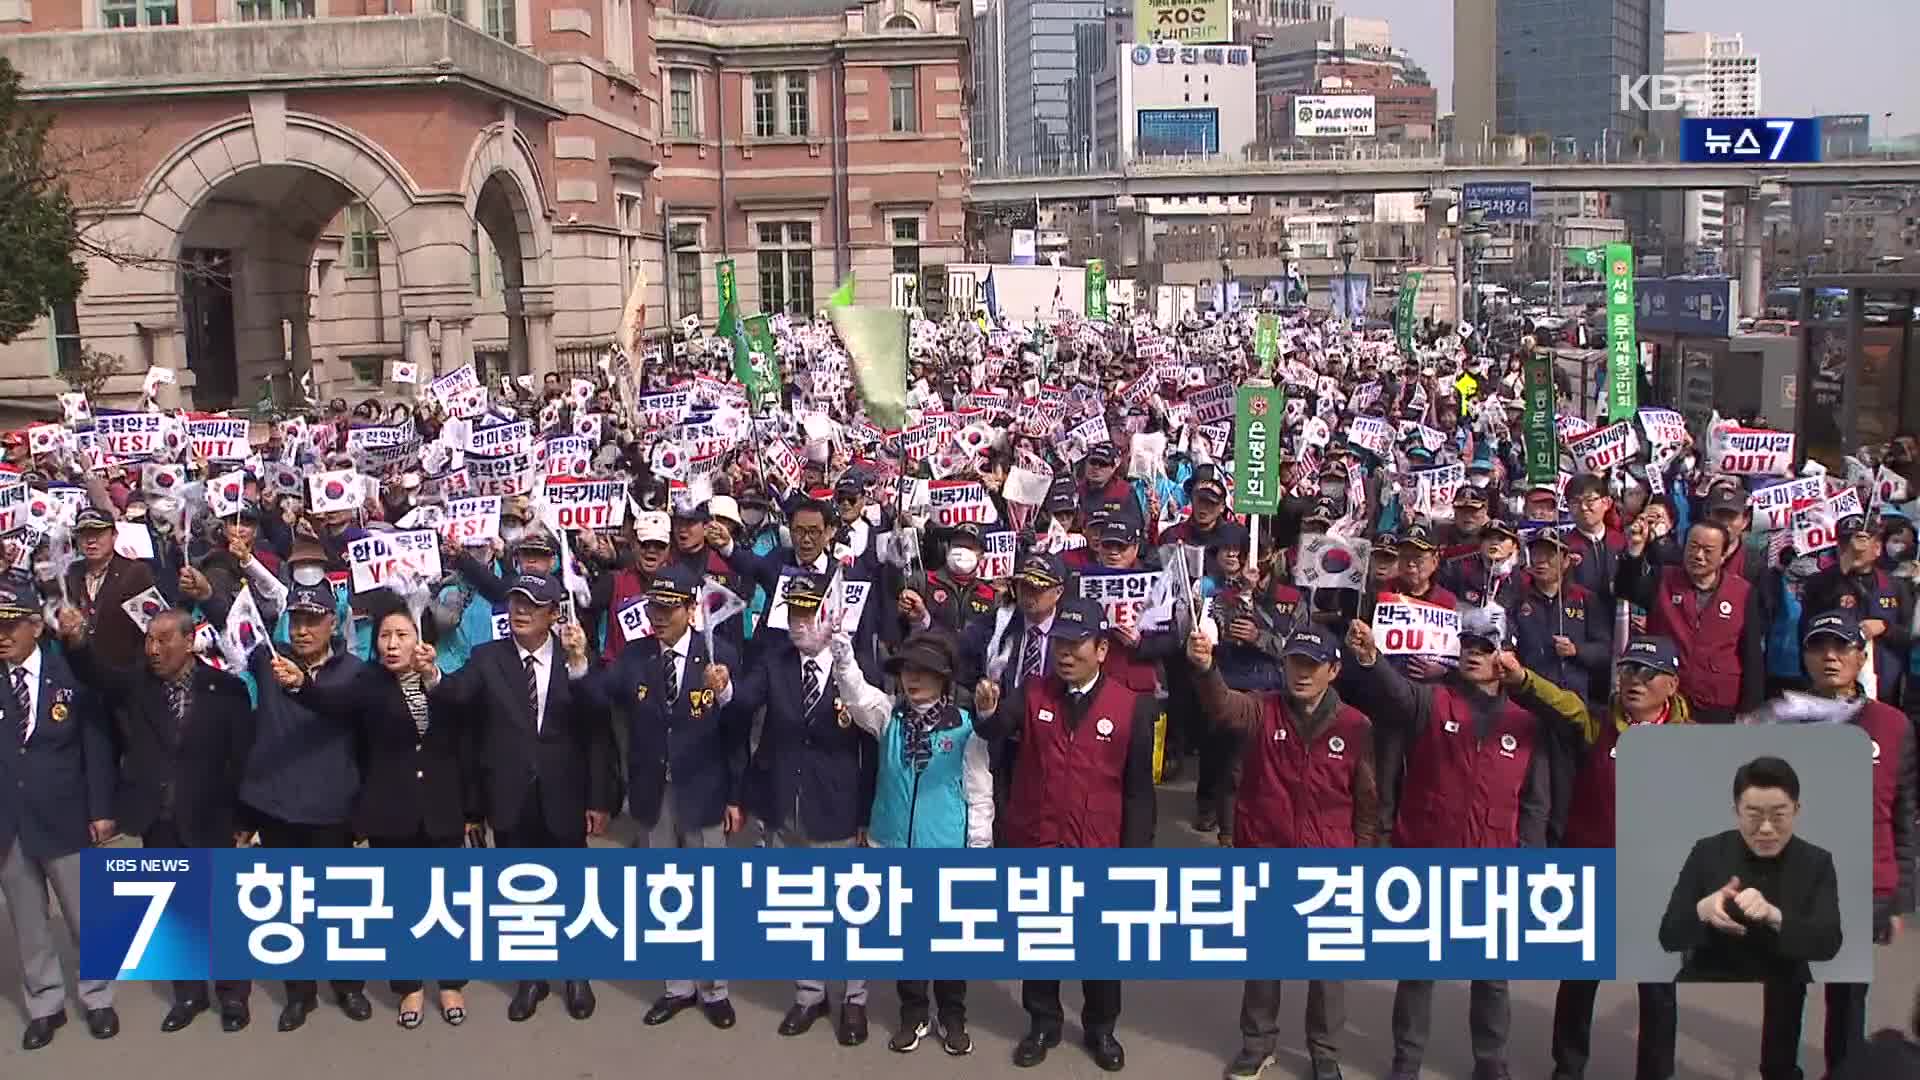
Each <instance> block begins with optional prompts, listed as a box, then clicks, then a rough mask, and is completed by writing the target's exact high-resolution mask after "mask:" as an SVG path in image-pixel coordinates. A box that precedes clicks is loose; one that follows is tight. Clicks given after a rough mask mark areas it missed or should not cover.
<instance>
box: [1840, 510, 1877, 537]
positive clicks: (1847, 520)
mask: <svg viewBox="0 0 1920 1080" xmlns="http://www.w3.org/2000/svg"><path fill="white" fill-rule="evenodd" d="M1872 531H1873V530H1872V529H1871V528H1869V527H1868V525H1867V519H1866V517H1864V516H1863V515H1860V514H1848V515H1847V516H1846V517H1843V518H1841V519H1840V520H1839V521H1838V522H1836V523H1835V524H1834V533H1835V535H1837V536H1838V537H1839V538H1840V539H1842V540H1846V539H1848V538H1850V537H1853V536H1856V535H1858V534H1860V533H1870V532H1872Z"/></svg>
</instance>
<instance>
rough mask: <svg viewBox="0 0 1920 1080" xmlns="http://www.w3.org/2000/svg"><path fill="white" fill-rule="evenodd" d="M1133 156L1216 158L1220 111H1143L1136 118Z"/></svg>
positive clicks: (1218, 145)
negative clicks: (1173, 155)
mask: <svg viewBox="0 0 1920 1080" xmlns="http://www.w3.org/2000/svg"><path fill="white" fill-rule="evenodd" d="M1134 124H1135V132H1134V143H1133V145H1134V153H1136V154H1139V155H1141V156H1143V157H1144V156H1160V155H1170V154H1217V153H1219V152H1220V110H1219V109H1141V110H1140V111H1139V112H1137V113H1135V114H1134Z"/></svg>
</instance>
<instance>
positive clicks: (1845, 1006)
mask: <svg viewBox="0 0 1920 1080" xmlns="http://www.w3.org/2000/svg"><path fill="white" fill-rule="evenodd" d="M1821 989H1822V990H1823V991H1824V992H1825V993H1826V995H1827V1075H1829V1076H1832V1075H1835V1074H1837V1073H1839V1072H1840V1066H1841V1064H1842V1063H1843V1062H1845V1061H1846V1060H1847V1058H1848V1057H1849V1056H1851V1055H1853V1054H1854V1053H1856V1052H1858V1051H1859V1049H1860V1048H1861V1047H1862V1046H1864V1045H1866V1041H1867V984H1866V983H1824V984H1822V986H1821ZM1761 1003H1762V1004H1761V1020H1760V1080H1801V1077H1802V1076H1803V1075H1804V1074H1803V1073H1801V1071H1800V1028H1801V1024H1802V1022H1803V1020H1804V1019H1805V1015H1806V1007H1807V984H1806V983H1797V982H1770V983H1767V984H1766V985H1765V986H1764V987H1762V988H1761Z"/></svg>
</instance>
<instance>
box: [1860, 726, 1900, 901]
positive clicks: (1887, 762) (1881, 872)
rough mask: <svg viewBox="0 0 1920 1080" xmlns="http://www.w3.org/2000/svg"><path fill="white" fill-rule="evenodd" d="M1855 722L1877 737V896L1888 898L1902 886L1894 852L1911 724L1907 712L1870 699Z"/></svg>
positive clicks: (1875, 873) (1874, 828) (1875, 787)
mask: <svg viewBox="0 0 1920 1080" xmlns="http://www.w3.org/2000/svg"><path fill="white" fill-rule="evenodd" d="M1854 723H1855V724H1858V725H1859V726H1860V727H1861V728H1863V729H1865V730H1866V733H1867V738H1869V739H1872V740H1873V895H1874V896H1876V897H1888V896H1892V895H1893V894H1894V893H1895V892H1896V891H1898V890H1899V888H1900V861H1899V859H1897V858H1896V857H1895V856H1894V851H1893V807H1894V796H1895V795H1896V794H1897V793H1898V792H1899V788H1900V754H1901V751H1902V750H1903V749H1905V745H1906V744H1905V742H1904V741H1903V740H1905V739H1906V738H1907V733H1908V731H1909V730H1910V727H1909V724H1908V721H1907V714H1906V713H1903V712H1901V711H1900V710H1899V709H1896V708H1894V707H1893V706H1891V705H1888V704H1886V703H1885V702H1881V701H1869V702H1867V704H1866V707H1865V708H1863V709H1861V710H1860V715H1859V716H1858V717H1856V718H1854Z"/></svg>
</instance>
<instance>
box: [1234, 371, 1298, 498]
mask: <svg viewBox="0 0 1920 1080" xmlns="http://www.w3.org/2000/svg"><path fill="white" fill-rule="evenodd" d="M1286 411H1287V392H1286V391H1285V390H1283V389H1281V388H1280V387H1278V386H1243V387H1241V388H1240V389H1239V390H1238V391H1236V392H1235V393H1234V397H1233V508H1234V510H1236V511H1238V512H1239V513H1242V514H1276V513H1279V512H1280V432H1281V429H1282V428H1283V427H1284V426H1285V423H1284V421H1285V414H1286Z"/></svg>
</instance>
